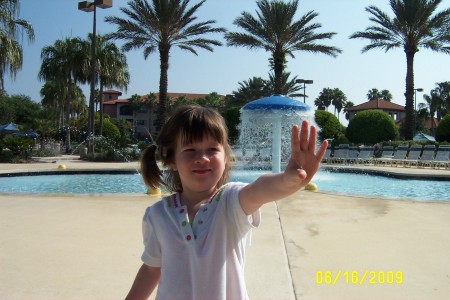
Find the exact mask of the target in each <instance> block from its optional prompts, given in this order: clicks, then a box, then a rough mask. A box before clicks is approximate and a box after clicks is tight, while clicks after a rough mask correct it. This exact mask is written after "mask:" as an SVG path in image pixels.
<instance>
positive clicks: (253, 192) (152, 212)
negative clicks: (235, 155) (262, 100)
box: [127, 106, 327, 300]
mask: <svg viewBox="0 0 450 300" xmlns="http://www.w3.org/2000/svg"><path fill="white" fill-rule="evenodd" d="M156 144H157V147H155V146H152V147H150V148H149V149H147V150H146V151H145V152H144V153H143V156H142V159H141V168H142V175H143V178H144V181H145V183H146V184H147V185H148V186H149V187H153V188H155V187H159V186H160V185H161V184H163V185H165V186H166V187H167V188H168V190H170V191H172V192H175V193H174V194H172V195H169V196H167V197H164V198H163V199H162V200H161V201H159V202H157V203H155V204H154V205H153V206H151V207H149V208H147V210H146V212H145V215H144V220H143V235H144V245H145V249H144V253H143V254H142V261H143V265H142V267H141V268H140V269H139V272H138V274H137V276H136V279H135V281H134V283H133V286H132V287H131V290H130V292H129V294H128V296H127V299H147V298H148V297H149V295H150V294H151V293H152V291H153V290H154V289H155V287H156V286H157V285H158V284H159V285H158V290H157V295H156V299H200V300H203V299H208V300H209V299H233V300H235V299H248V295H247V290H246V286H245V281H244V262H245V253H246V248H247V246H248V245H249V244H250V239H251V230H252V228H254V227H257V226H258V225H259V222H260V213H259V208H260V207H261V206H262V205H263V204H265V203H268V202H271V201H275V200H279V199H281V198H284V197H286V196H289V195H291V194H292V193H294V192H295V191H297V190H299V189H300V188H302V187H304V186H305V185H306V184H307V183H308V182H309V181H310V180H311V178H312V177H313V175H314V174H315V173H316V171H317V169H318V168H319V162H320V161H321V159H322V157H323V155H324V153H325V150H326V148H327V142H326V141H325V142H323V143H322V145H321V146H320V148H319V150H318V151H317V153H315V147H316V130H315V128H314V127H312V126H311V129H310V130H309V133H308V124H307V122H303V123H302V126H301V132H300V133H299V128H298V126H294V127H293V129H292V136H291V158H290V160H289V163H288V165H287V167H286V170H285V171H284V172H283V173H278V174H266V175H263V176H261V177H259V178H258V179H257V180H256V181H254V182H252V183H250V184H243V183H229V184H226V182H227V179H228V175H229V172H230V168H231V160H232V153H231V149H230V146H229V145H228V133H227V129H226V125H225V122H224V120H223V118H222V117H221V116H220V115H219V114H218V113H217V112H216V111H215V110H213V109H210V108H205V107H200V106H183V107H180V108H178V109H177V110H176V111H175V112H174V114H173V115H172V116H171V117H170V118H169V120H168V121H167V122H166V124H165V125H164V126H163V128H162V130H161V133H160V135H159V137H158V139H157V141H156ZM156 151H157V154H158V156H159V158H160V159H161V162H162V164H163V165H164V167H166V168H167V174H166V176H164V177H163V174H162V172H161V170H160V169H159V168H158V166H157V164H156V158H155V154H156V153H155V152H156Z"/></svg>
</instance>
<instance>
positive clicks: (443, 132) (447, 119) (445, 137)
mask: <svg viewBox="0 0 450 300" xmlns="http://www.w3.org/2000/svg"><path fill="white" fill-rule="evenodd" d="M436 141H438V142H444V141H447V142H450V114H447V115H445V116H444V117H443V118H442V120H441V122H439V125H438V127H437V128H436Z"/></svg>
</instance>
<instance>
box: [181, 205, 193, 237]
mask: <svg viewBox="0 0 450 300" xmlns="http://www.w3.org/2000/svg"><path fill="white" fill-rule="evenodd" d="M177 213H178V222H179V223H180V225H181V232H182V234H183V237H184V240H185V241H187V242H189V241H191V240H192V238H193V236H194V234H193V232H192V228H191V226H189V221H188V215H187V209H186V206H181V207H179V208H177Z"/></svg>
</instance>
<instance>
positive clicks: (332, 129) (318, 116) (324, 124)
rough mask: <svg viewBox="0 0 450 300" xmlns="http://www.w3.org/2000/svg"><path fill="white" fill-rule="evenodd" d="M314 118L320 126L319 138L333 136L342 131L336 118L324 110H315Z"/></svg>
mask: <svg viewBox="0 0 450 300" xmlns="http://www.w3.org/2000/svg"><path fill="white" fill-rule="evenodd" d="M315 120H316V123H317V125H318V126H319V127H320V131H319V138H320V139H321V140H324V139H330V138H335V137H337V136H339V134H340V133H342V125H341V123H340V122H339V120H338V118H336V116H335V115H333V114H332V113H330V112H327V111H325V110H316V112H315Z"/></svg>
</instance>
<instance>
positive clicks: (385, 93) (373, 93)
mask: <svg viewBox="0 0 450 300" xmlns="http://www.w3.org/2000/svg"><path fill="white" fill-rule="evenodd" d="M367 99H368V100H369V101H371V100H378V99H380V100H385V101H389V102H390V101H391V100H392V94H391V92H389V90H382V91H379V90H378V89H376V88H373V89H371V90H369V91H368V92H367Z"/></svg>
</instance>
